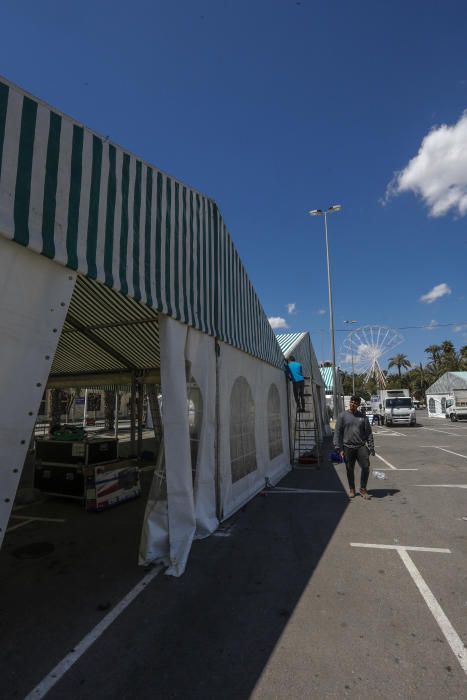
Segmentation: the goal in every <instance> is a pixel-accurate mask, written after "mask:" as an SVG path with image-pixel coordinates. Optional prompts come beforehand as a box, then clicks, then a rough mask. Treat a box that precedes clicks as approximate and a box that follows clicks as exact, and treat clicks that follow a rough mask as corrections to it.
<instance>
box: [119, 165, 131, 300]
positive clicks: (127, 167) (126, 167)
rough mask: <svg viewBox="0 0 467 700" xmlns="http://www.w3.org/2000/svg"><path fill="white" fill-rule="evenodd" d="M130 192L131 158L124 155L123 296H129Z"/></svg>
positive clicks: (121, 251)
mask: <svg viewBox="0 0 467 700" xmlns="http://www.w3.org/2000/svg"><path fill="white" fill-rule="evenodd" d="M129 190H130V156H129V155H128V153H124V154H123V164H122V218H121V224H120V266H119V274H120V286H121V290H122V292H123V294H128V281H127V276H126V272H127V254H128V225H129V221H128V194H129Z"/></svg>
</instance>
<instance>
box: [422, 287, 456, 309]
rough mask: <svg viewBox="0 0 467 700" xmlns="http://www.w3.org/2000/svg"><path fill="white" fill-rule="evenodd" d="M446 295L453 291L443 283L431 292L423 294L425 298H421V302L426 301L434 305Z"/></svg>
mask: <svg viewBox="0 0 467 700" xmlns="http://www.w3.org/2000/svg"><path fill="white" fill-rule="evenodd" d="M446 294H451V290H450V288H449V287H448V285H447V284H446V283H445V282H443V283H442V284H436V285H435V286H434V287H433V289H430V291H429V292H427V293H426V294H423V296H421V297H420V301H424V302H425V303H426V304H432V303H433V302H434V301H436V300H437V299H441V297H444V296H445V295H446Z"/></svg>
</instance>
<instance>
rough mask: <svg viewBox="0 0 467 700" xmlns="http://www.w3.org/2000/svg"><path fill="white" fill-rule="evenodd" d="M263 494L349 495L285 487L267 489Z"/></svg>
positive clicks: (340, 492) (341, 492) (342, 492)
mask: <svg viewBox="0 0 467 700" xmlns="http://www.w3.org/2000/svg"><path fill="white" fill-rule="evenodd" d="M261 493H263V494H266V493H267V494H268V496H269V494H270V493H285V494H288V493H289V494H290V493H339V494H340V495H341V496H345V497H346V498H347V494H346V493H345V491H323V490H321V489H292V488H290V489H289V488H286V487H285V486H284V487H275V488H272V489H267V491H261Z"/></svg>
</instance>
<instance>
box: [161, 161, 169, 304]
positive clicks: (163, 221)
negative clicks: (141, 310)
mask: <svg viewBox="0 0 467 700" xmlns="http://www.w3.org/2000/svg"><path fill="white" fill-rule="evenodd" d="M161 210H162V211H161V265H160V267H161V284H160V287H161V297H162V298H161V300H160V301H161V304H162V312H163V313H164V314H166V313H167V299H166V294H165V235H166V216H167V177H166V176H165V175H164V174H163V175H162V199H161Z"/></svg>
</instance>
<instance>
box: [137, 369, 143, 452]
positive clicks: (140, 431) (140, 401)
mask: <svg viewBox="0 0 467 700" xmlns="http://www.w3.org/2000/svg"><path fill="white" fill-rule="evenodd" d="M143 382H144V378H143V377H139V378H138V404H137V409H138V426H137V429H138V440H137V454H136V456H137V458H138V461H140V459H141V454H142V451H143V395H144V384H143Z"/></svg>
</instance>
